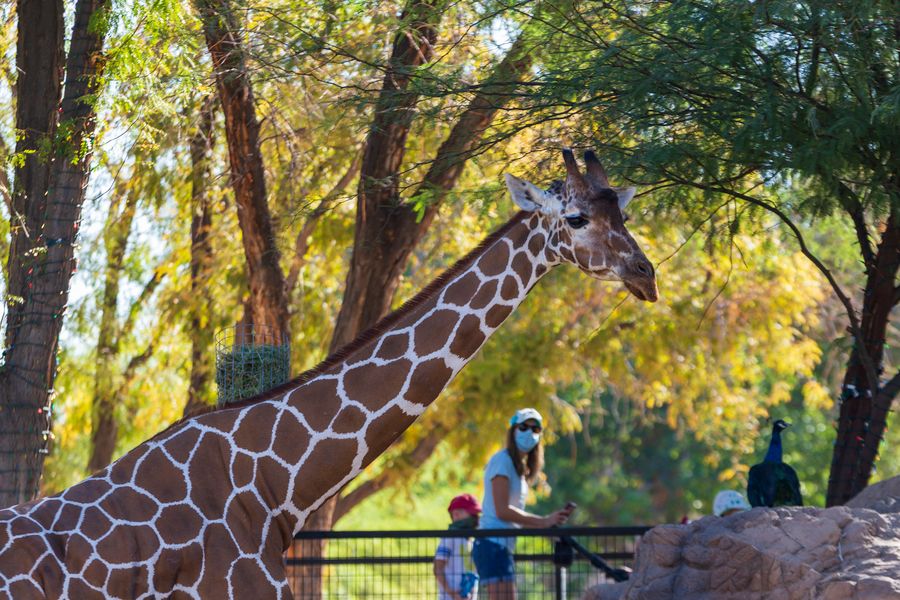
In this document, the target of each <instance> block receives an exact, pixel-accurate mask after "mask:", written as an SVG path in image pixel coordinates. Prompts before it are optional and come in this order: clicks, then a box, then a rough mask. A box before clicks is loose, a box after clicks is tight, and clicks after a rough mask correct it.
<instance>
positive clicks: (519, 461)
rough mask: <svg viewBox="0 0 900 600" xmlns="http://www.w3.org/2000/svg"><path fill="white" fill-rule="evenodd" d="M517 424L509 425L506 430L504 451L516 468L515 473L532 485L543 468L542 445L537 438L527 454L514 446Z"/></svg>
mask: <svg viewBox="0 0 900 600" xmlns="http://www.w3.org/2000/svg"><path fill="white" fill-rule="evenodd" d="M517 427H518V425H513V426H511V427H510V428H509V429H508V430H507V431H506V451H507V452H509V456H510V457H511V458H512V461H513V466H514V467H515V468H516V474H517V475H519V476H523V475H524V476H525V481H527V482H528V485H534V482H535V481H537V479H538V477H540V476H541V471H542V470H543V469H544V445H543V444H542V443H541V440H538V443H537V446H535V447H534V448H532V449H531V451H530V452H528V453H527V454H526V453H525V452H522V451H521V450H519V447H518V446H516V428H517Z"/></svg>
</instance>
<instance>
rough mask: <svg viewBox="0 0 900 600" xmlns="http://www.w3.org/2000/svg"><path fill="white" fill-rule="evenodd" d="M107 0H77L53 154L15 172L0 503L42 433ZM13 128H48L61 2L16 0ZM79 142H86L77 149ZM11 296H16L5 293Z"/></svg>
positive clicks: (20, 492)
mask: <svg viewBox="0 0 900 600" xmlns="http://www.w3.org/2000/svg"><path fill="white" fill-rule="evenodd" d="M106 4H107V2H106V0H79V1H78V3H77V5H76V7H75V20H74V24H73V27H72V41H71V44H70V48H69V56H68V59H67V61H66V68H65V73H66V86H65V95H64V96H63V100H62V106H61V110H60V112H59V114H58V117H59V127H60V128H64V129H65V132H66V136H64V137H63V136H59V138H58V139H55V140H54V141H53V143H52V144H51V148H52V150H51V153H52V156H51V157H49V159H50V162H49V164H48V162H47V157H44V156H43V155H42V154H41V153H36V154H34V155H32V156H31V157H30V158H28V159H26V161H25V163H24V165H23V166H22V167H20V168H19V169H17V171H16V183H15V186H16V190H17V193H16V194H15V200H14V204H15V213H16V214H14V215H13V219H14V221H16V222H15V223H14V227H15V231H14V232H13V245H12V248H11V249H10V256H9V262H8V281H9V293H10V296H11V299H10V301H8V313H7V314H8V316H7V331H6V352H5V362H4V365H3V370H2V374H0V398H2V399H3V400H2V402H3V405H2V408H3V413H4V414H3V415H2V417H0V418H2V425H0V427H2V430H3V435H2V436H0V505H8V504H14V503H18V502H22V501H24V500H28V499H30V498H32V497H34V496H35V495H36V494H37V493H38V488H39V483H40V475H41V471H42V470H43V462H44V455H45V454H46V452H47V440H48V436H49V434H50V432H49V425H50V423H49V411H48V407H47V405H48V403H49V400H50V395H51V391H52V387H53V382H54V379H55V376H56V349H57V344H58V341H59V331H60V328H61V326H62V321H63V317H64V315H65V308H66V302H67V301H68V291H69V280H70V279H71V276H72V272H73V270H74V268H75V261H74V259H73V252H74V244H75V237H76V234H77V231H78V223H79V220H80V218H81V207H82V203H83V202H84V190H85V186H86V185H87V179H88V172H89V167H90V160H91V151H90V148H91V144H92V137H93V132H94V108H93V106H92V104H91V100H90V98H91V96H93V95H94V94H95V93H96V92H97V83H98V81H99V78H98V75H99V74H100V72H101V71H102V66H103V62H102V48H103V36H104V34H105V31H103V29H102V26H96V25H97V23H96V22H95V23H94V25H95V26H93V27H91V26H89V25H90V24H91V18H92V17H93V16H94V15H95V14H96V13H98V12H99V11H101V10H104V9H105V8H106ZM18 11H19V12H18V18H19V40H18V49H17V66H18V70H19V74H18V78H17V82H16V88H17V93H16V95H17V114H16V127H17V128H18V129H21V130H23V131H24V132H25V136H24V137H23V139H22V140H21V141H20V144H21V146H19V147H17V150H18V149H19V148H21V149H26V148H29V149H30V148H34V147H35V146H36V145H37V142H38V141H40V140H41V139H45V138H50V137H55V136H54V134H55V131H56V127H55V126H54V124H55V121H54V118H55V117H56V109H57V106H58V101H59V100H58V99H59V90H60V79H61V77H60V76H61V73H62V70H61V68H60V67H61V64H62V48H63V45H62V22H63V5H62V3H61V2H35V1H27V0H21V1H20V2H19V3H18ZM85 149H86V150H85ZM13 297H14V298H13Z"/></svg>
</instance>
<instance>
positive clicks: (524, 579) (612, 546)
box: [286, 527, 649, 600]
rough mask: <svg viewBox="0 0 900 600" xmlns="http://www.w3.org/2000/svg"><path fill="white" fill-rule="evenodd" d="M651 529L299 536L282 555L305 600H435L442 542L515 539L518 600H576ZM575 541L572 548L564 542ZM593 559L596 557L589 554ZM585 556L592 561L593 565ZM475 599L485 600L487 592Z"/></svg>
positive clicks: (630, 556)
mask: <svg viewBox="0 0 900 600" xmlns="http://www.w3.org/2000/svg"><path fill="white" fill-rule="evenodd" d="M648 529H649V527H566V528H562V529H517V530H509V529H501V530H478V531H447V530H435V531H328V532H315V531H302V532H300V533H299V534H298V535H297V536H296V538H295V540H294V545H293V547H292V548H291V550H290V551H289V552H288V554H287V557H286V563H287V570H288V579H289V580H290V582H291V588H292V590H293V592H294V596H295V598H298V599H303V600H320V599H329V600H331V599H341V600H345V599H346V600H357V599H368V598H392V599H397V600H402V599H407V598H408V599H413V598H415V599H416V600H419V599H429V598H434V599H437V598H438V583H437V580H436V579H435V575H434V572H433V565H434V557H435V550H436V549H437V547H438V544H439V542H440V540H441V539H442V538H451V539H460V538H461V539H462V540H464V543H465V540H469V541H470V542H471V540H472V539H473V538H479V537H482V538H495V539H498V538H501V537H502V538H509V537H510V536H513V537H515V540H516V541H515V553H514V560H515V570H516V576H515V579H516V589H517V598H518V599H519V600H531V599H535V600H536V599H539V598H541V599H544V598H546V599H571V600H577V599H578V598H580V597H581V594H582V593H583V592H584V590H586V589H587V588H589V587H591V586H593V585H595V584H598V583H604V582H612V579H610V578H609V575H608V574H605V573H604V572H603V571H602V570H601V569H599V568H597V566H595V564H597V563H598V561H597V560H596V557H598V556H599V557H600V558H601V559H602V560H603V561H605V562H606V563H607V564H608V565H609V566H611V567H614V568H615V567H628V566H631V563H632V561H633V560H634V553H635V549H636V546H637V543H638V539H639V538H640V536H641V535H643V534H644V533H645V532H646V531H647V530H648ZM565 536H568V537H569V538H571V539H573V540H575V544H576V545H577V546H581V548H580V549H579V550H581V551H585V550H586V551H587V553H588V556H585V555H584V554H582V553H581V552H579V551H577V550H575V549H574V548H573V547H572V545H571V544H570V543H567V542H566V540H565V539H561V538H564V537H565ZM591 555H593V556H591ZM589 558H593V562H594V563H595V564H592V563H591V561H590V560H589ZM481 587H482V589H481V591H480V592H481V593H479V594H478V597H479V598H481V599H482V600H484V599H486V598H487V595H486V594H485V593H484V586H483V585H482V586H481Z"/></svg>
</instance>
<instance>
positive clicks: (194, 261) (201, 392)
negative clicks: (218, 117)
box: [184, 98, 215, 415]
mask: <svg viewBox="0 0 900 600" xmlns="http://www.w3.org/2000/svg"><path fill="white" fill-rule="evenodd" d="M214 107H215V100H214V99H213V98H206V99H205V100H204V101H203V105H202V107H201V108H200V123H199V124H198V125H197V131H196V132H195V133H194V135H193V136H192V137H191V215H192V218H191V311H190V313H191V314H190V321H191V329H190V332H191V376H190V383H189V385H188V400H187V403H186V404H185V406H184V414H185V415H187V414H189V413H191V412H193V411H195V410H198V409H200V408H202V407H204V406H206V405H207V404H209V398H210V387H211V385H212V375H213V371H214V369H215V360H214V357H213V336H214V335H215V332H214V331H213V321H212V315H213V307H212V302H211V301H210V297H209V293H208V292H207V290H206V286H207V282H208V281H209V276H210V271H211V269H212V246H211V245H210V239H209V232H210V227H211V225H212V206H211V202H210V197H209V167H210V154H211V153H212V148H213V118H214V116H215V115H214Z"/></svg>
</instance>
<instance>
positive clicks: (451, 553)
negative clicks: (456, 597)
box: [434, 537, 478, 600]
mask: <svg viewBox="0 0 900 600" xmlns="http://www.w3.org/2000/svg"><path fill="white" fill-rule="evenodd" d="M470 556H472V540H470V539H467V538H462V537H454V538H441V541H440V542H439V543H438V547H437V551H436V552H435V553H434V558H435V560H438V559H440V560H444V561H447V564H446V565H445V567H444V577H445V578H446V580H447V583H448V584H449V585H450V587H451V589H453V590H456V591H457V592H459V586H460V584H461V583H462V576H463V573H464V572H465V571H470V570H472V568H473V567H472V566H471V559H469V561H468V562H469V566H468V567H467V566H466V562H467V560H466V558H467V557H470ZM477 595H478V589H477V587H476V589H474V590H472V595H471V596H469V598H470V600H475V598H476V596H477ZM438 599H439V600H450V595H449V594H448V593H447V592H446V591H445V590H444V586H442V585H440V584H438Z"/></svg>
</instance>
